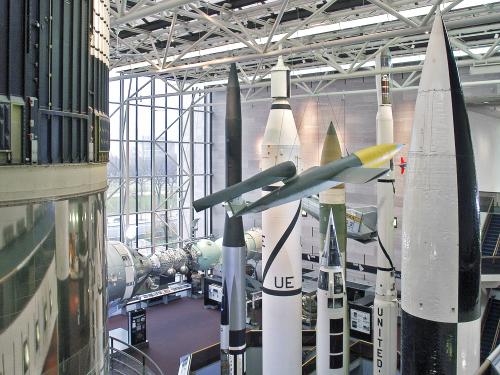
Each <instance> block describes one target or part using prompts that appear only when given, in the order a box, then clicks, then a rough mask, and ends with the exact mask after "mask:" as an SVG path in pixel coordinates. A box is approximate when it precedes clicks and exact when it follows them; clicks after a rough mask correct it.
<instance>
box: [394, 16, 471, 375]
mask: <svg viewBox="0 0 500 375" xmlns="http://www.w3.org/2000/svg"><path fill="white" fill-rule="evenodd" d="M405 186H406V187H405V189H406V191H405V197H404V205H403V219H404V222H403V243H402V290H401V294H402V328H401V329H402V332H401V335H402V338H401V340H402V342H401V372H402V374H404V375H430V374H447V375H455V374H460V375H465V374H472V373H474V372H475V370H477V368H478V367H479V349H480V327H481V321H480V267H481V266H480V264H481V262H480V261H481V254H480V247H479V207H478V188H477V182H476V172H475V166H474V154H473V149H472V141H471V134H470V127H469V120H468V116H467V111H466V108H465V103H464V98H463V94H462V88H461V86H460V80H459V76H458V70H457V66H456V63H455V59H454V56H453V51H452V49H451V47H450V43H449V40H448V37H447V33H446V29H445V27H444V24H443V21H442V19H441V16H440V15H439V14H437V15H436V18H435V21H434V25H433V28H432V32H431V35H430V39H429V44H428V47H427V54H426V58H425V63H424V67H423V71H422V77H421V79H420V86H419V90H418V96H417V102H416V107H415V117H414V122H413V130H412V136H411V144H410V150H409V154H408V174H407V177H406V183H405Z"/></svg>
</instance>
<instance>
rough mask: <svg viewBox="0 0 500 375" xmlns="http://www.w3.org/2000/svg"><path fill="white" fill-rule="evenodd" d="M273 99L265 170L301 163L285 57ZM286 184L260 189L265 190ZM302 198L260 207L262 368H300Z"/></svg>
mask: <svg viewBox="0 0 500 375" xmlns="http://www.w3.org/2000/svg"><path fill="white" fill-rule="evenodd" d="M271 96H272V98H273V102H272V105H271V112H270V113H269V118H268V120H267V125H266V130H265V133H264V138H263V142H262V164H261V168H262V170H266V169H267V168H270V167H273V166H275V165H276V164H278V163H281V162H285V161H289V160H290V161H292V162H294V163H295V165H296V166H298V165H299V149H300V143H299V137H298V134H297V129H296V128H295V121H294V119H293V114H292V110H291V108H290V104H289V103H288V98H289V97H290V70H289V69H288V67H286V66H285V65H284V64H283V60H282V58H281V57H279V59H278V63H277V65H276V66H275V67H274V68H273V70H272V71H271ZM281 185H282V183H281V182H279V183H276V184H272V185H270V186H265V187H264V188H262V191H263V195H266V194H268V193H269V192H270V191H273V190H275V189H277V188H278V187H279V186H281ZM300 207H301V201H300V200H297V201H293V202H289V203H286V204H284V205H281V206H277V207H273V208H271V209H268V210H266V211H263V212H262V263H263V265H264V270H263V279H264V280H263V287H262V371H263V374H264V375H276V374H287V375H298V374H301V373H302V370H301V369H302V303H301V301H302V250H301V246H300Z"/></svg>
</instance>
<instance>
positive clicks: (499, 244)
mask: <svg viewBox="0 0 500 375" xmlns="http://www.w3.org/2000/svg"><path fill="white" fill-rule="evenodd" d="M499 247H500V236H498V238H497V243H496V244H495V250H493V256H497V255H498V248H499Z"/></svg>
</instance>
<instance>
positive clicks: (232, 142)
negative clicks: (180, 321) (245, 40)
mask: <svg viewBox="0 0 500 375" xmlns="http://www.w3.org/2000/svg"><path fill="white" fill-rule="evenodd" d="M238 182H241V102H240V85H239V82H238V74H237V73H236V65H235V64H231V69H230V71H229V79H228V83H227V96H226V187H227V186H231V185H234V184H236V183H238ZM245 265H246V247H245V235H244V232H243V219H242V218H241V217H231V218H230V217H228V216H227V214H226V218H225V224H224V236H223V238H222V270H223V272H222V284H223V287H222V288H223V297H222V306H221V328H220V329H221V341H220V348H221V374H224V375H225V374H229V375H233V374H234V375H243V374H245V373H246V363H245V359H246V356H245V351H246V292H245Z"/></svg>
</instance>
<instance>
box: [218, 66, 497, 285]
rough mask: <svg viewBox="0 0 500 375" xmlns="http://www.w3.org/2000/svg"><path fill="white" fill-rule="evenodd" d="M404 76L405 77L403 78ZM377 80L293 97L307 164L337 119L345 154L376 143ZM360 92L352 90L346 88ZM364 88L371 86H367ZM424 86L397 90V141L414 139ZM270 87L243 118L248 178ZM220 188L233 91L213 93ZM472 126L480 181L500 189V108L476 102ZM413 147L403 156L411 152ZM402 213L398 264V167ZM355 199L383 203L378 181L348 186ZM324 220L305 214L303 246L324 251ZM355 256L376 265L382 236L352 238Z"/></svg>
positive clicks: (479, 91)
mask: <svg viewBox="0 0 500 375" xmlns="http://www.w3.org/2000/svg"><path fill="white" fill-rule="evenodd" d="M462 75H463V77H462V81H463V82H467V81H471V80H478V79H498V77H497V76H492V75H490V76H485V77H477V76H474V77H470V76H468V75H467V74H466V72H462ZM395 78H396V79H397V80H398V81H399V82H402V81H403V80H404V79H405V76H401V75H399V76H398V77H395ZM374 88H375V80H374V78H365V79H351V80H347V81H337V82H335V83H334V84H333V85H332V91H331V92H330V94H329V95H323V96H316V97H302V98H293V97H292V99H291V100H290V104H291V106H292V110H293V114H294V118H295V122H296V126H297V130H298V133H299V138H300V144H301V158H302V165H301V166H300V167H301V169H306V168H309V167H311V166H314V165H318V164H319V160H320V156H321V148H322V144H323V138H324V136H325V133H326V130H327V127H328V124H329V123H330V121H332V122H333V124H334V125H335V127H336V130H337V133H338V135H339V137H340V141H341V146H342V147H343V148H344V152H354V151H356V150H358V149H361V148H364V147H368V146H371V145H374V144H375V143H376V134H375V131H376V125H375V117H376V114H377V99H376V94H375V92H374V91H373V89H374ZM357 90H359V91H360V92H359V93H356V94H349V95H344V94H342V92H343V91H344V92H345V91H349V92H352V91H357ZM364 90H371V91H368V92H362V91H364ZM499 91H500V87H499V85H496V86H495V85H487V86H473V87H465V88H464V93H465V96H466V98H468V97H470V98H475V100H476V102H477V98H480V97H483V96H488V95H492V94H495V93H496V94H498V92H499ZM301 94H304V91H302V90H299V89H297V88H296V87H294V86H292V96H293V95H301ZM416 95H417V90H416V89H412V90H405V91H394V92H393V96H392V97H393V116H394V140H395V142H397V143H403V144H406V145H408V144H409V142H410V137H411V127H412V121H413V111H414V107H415V100H416ZM269 96H270V90H269V89H267V90H263V92H262V93H261V95H260V97H258V98H259V100H258V101H255V102H249V103H243V104H242V118H243V178H247V177H250V176H252V175H253V174H255V173H257V172H258V171H259V170H260V169H259V168H260V166H259V163H260V152H261V151H260V147H261V140H262V136H263V134H264V129H265V126H266V122H267V117H268V114H269V109H270V104H271V101H270V100H269V99H268V98H269ZM212 101H213V103H216V105H214V106H213V107H212V109H213V119H212V121H213V123H212V124H213V142H214V144H213V191H217V190H219V189H220V188H223V187H224V184H225V181H224V175H225V173H224V168H225V164H224V163H225V160H224V147H225V146H224V116H225V105H223V103H224V101H225V93H223V92H220V93H216V94H214V95H213V99H212ZM469 117H470V122H471V132H472V137H473V142H474V148H475V155H476V168H477V170H478V183H479V188H480V190H481V191H500V171H498V168H493V166H495V165H496V166H498V165H500V151H499V150H500V147H499V146H498V144H499V141H500V118H499V117H500V112H499V111H497V110H496V108H495V107H493V106H491V105H489V104H484V103H480V105H478V104H477V103H476V104H475V105H471V106H469ZM407 152H408V147H405V148H404V149H403V152H402V154H401V155H402V156H404V157H405V158H406V155H407ZM395 179H396V182H395V189H396V196H395V212H394V214H395V216H397V218H398V228H396V230H395V241H394V244H395V258H396V259H395V266H396V268H397V269H398V270H400V265H401V228H402V222H403V219H404V218H403V217H402V216H401V215H402V204H403V195H404V176H403V175H401V174H400V172H399V168H398V169H397V170H396V173H395ZM346 192H347V205H348V206H351V207H356V206H365V205H376V187H375V183H370V184H365V185H347V188H346ZM260 194H261V193H260V192H254V193H251V194H247V195H246V196H245V199H247V200H255V199H257V198H258V197H259V196H260ZM223 217H224V211H223V208H222V206H219V207H216V208H214V209H213V233H214V235H215V236H218V235H222V231H223V220H222V218H223ZM244 222H245V227H246V228H250V227H252V226H260V224H261V214H253V215H249V216H246V217H245V218H244ZM318 243H319V236H318V223H317V221H316V220H314V219H312V218H310V217H305V218H303V220H302V237H301V246H302V252H304V253H313V254H318V252H319V249H318V247H319V246H318ZM347 260H348V261H350V262H355V263H360V264H368V265H375V264H376V242H372V243H368V244H361V243H359V242H357V241H354V240H348V245H347ZM348 278H349V279H351V280H355V281H363V279H366V280H367V281H372V280H374V277H371V276H370V275H366V274H365V273H362V272H359V273H358V272H350V273H349V274H348Z"/></svg>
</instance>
